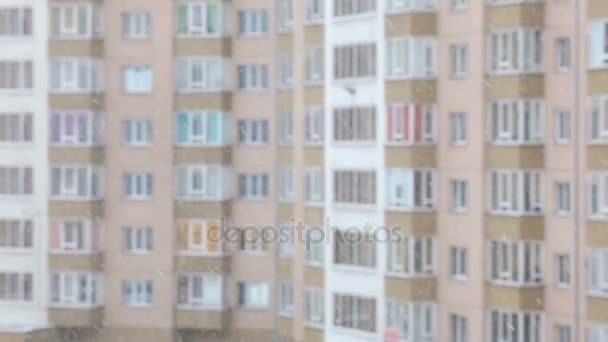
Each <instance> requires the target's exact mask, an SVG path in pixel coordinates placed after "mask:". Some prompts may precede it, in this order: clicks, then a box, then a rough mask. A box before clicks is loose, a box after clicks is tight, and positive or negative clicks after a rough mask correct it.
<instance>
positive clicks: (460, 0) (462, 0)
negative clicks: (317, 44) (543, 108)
mask: <svg viewBox="0 0 608 342" xmlns="http://www.w3.org/2000/svg"><path fill="white" fill-rule="evenodd" d="M467 7H469V0H452V10H453V11H463V10H465V9H467ZM463 342H464V341H463Z"/></svg>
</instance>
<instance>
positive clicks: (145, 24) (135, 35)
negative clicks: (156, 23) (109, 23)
mask: <svg viewBox="0 0 608 342" xmlns="http://www.w3.org/2000/svg"><path fill="white" fill-rule="evenodd" d="M151 34H152V15H151V14H150V12H148V11H128V12H123V13H122V36H123V38H124V39H147V38H150V36H151Z"/></svg>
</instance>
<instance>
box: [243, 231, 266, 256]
mask: <svg viewBox="0 0 608 342" xmlns="http://www.w3.org/2000/svg"><path fill="white" fill-rule="evenodd" d="M267 249H268V245H267V244H266V243H265V242H264V239H263V237H262V233H261V231H259V230H251V229H249V230H246V229H243V230H242V231H241V232H240V250H241V251H243V252H245V253H246V254H254V255H255V254H257V255H259V254H262V253H264V252H266V250H267Z"/></svg>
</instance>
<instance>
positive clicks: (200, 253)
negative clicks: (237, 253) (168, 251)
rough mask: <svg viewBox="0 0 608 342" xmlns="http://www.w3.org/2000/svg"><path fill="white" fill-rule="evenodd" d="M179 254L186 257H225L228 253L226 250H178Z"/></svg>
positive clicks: (177, 253)
mask: <svg viewBox="0 0 608 342" xmlns="http://www.w3.org/2000/svg"><path fill="white" fill-rule="evenodd" d="M175 255H177V256H184V257H199V258H224V257H227V256H228V254H227V253H224V252H204V251H179V252H176V253H175Z"/></svg>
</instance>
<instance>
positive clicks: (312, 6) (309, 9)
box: [305, 0, 326, 25]
mask: <svg viewBox="0 0 608 342" xmlns="http://www.w3.org/2000/svg"><path fill="white" fill-rule="evenodd" d="M325 1H326V0H306V19H305V24H306V25H314V24H320V23H323V17H324V16H325Z"/></svg>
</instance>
